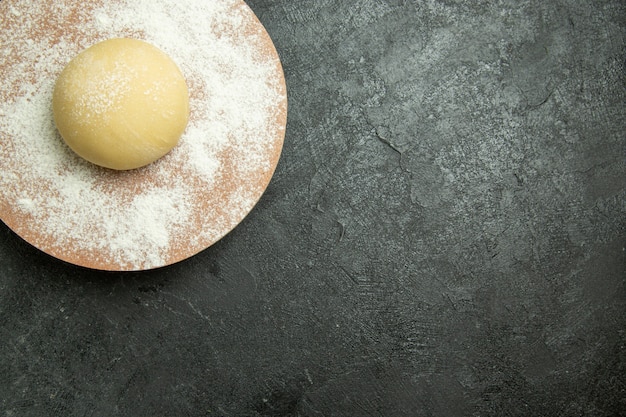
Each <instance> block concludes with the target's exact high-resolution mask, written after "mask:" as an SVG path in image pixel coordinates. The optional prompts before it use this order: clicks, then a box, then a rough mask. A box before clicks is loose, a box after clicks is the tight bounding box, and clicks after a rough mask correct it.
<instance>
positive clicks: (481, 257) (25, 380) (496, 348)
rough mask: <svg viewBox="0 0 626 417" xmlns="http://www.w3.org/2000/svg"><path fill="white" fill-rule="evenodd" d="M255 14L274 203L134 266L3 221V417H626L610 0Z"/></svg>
mask: <svg viewBox="0 0 626 417" xmlns="http://www.w3.org/2000/svg"><path fill="white" fill-rule="evenodd" d="M248 3H249V5H250V6H251V7H252V8H253V9H254V11H255V12H256V13H257V15H258V16H259V18H260V20H261V21H262V22H263V23H264V24H265V26H266V28H267V30H268V32H269V33H270V35H271V36H272V38H273V39H274V41H275V45H276V47H277V49H278V51H279V53H280V55H281V57H282V60H283V64H284V70H285V74H286V79H287V83H288V88H289V121H288V128H287V135H286V142H285V148H284V153H283V156H282V159H281V161H280V164H279V166H278V169H277V172H276V175H275V177H274V179H273V181H272V183H271V185H270V187H269V189H268V190H267V193H266V194H265V195H264V197H263V198H262V200H261V201H260V203H259V204H258V206H257V207H256V208H255V209H254V210H253V212H252V213H251V214H250V215H249V216H248V217H247V218H246V219H245V221H244V222H243V223H242V224H241V225H240V226H239V227H237V228H236V229H235V230H234V231H233V232H232V233H230V234H229V235H228V236H227V237H226V238H224V239H223V240H222V241H220V242H219V243H218V244H216V245H214V246H213V247H211V248H209V249H207V250H206V251H204V252H202V253H200V254H199V255H197V256H195V257H193V258H191V259H189V260H187V261H184V262H182V263H180V264H176V265H174V266H171V267H168V268H164V269H160V270H156V271H151V272H146V273H101V272H95V271H90V270H85V269H81V268H78V267H74V266H71V265H66V264H64V263H62V262H60V261H57V260H55V259H52V258H50V257H48V256H46V255H44V254H42V253H40V252H39V251H38V250H36V249H34V248H32V247H31V246H30V245H29V244H27V243H25V242H23V241H22V240H20V238H18V237H17V236H15V235H14V234H13V233H12V232H11V231H10V230H9V229H8V228H7V227H6V226H5V225H3V224H2V225H0V323H1V324H0V415H2V416H7V417H9V416H618V415H626V377H625V375H626V289H625V276H626V263H625V249H624V247H625V245H626V184H625V178H626V168H625V160H626V138H625V132H626V68H625V65H626V64H625V62H626V3H624V2H623V1H621V0H603V1H600V0H598V1H590V2H585V1H578V0H559V1H539V0H520V1H512V0H501V1H497V2H496V1H461V0H428V1H426V0H424V1H422V0H420V1H408V0H407V1H400V0H395V1H391V0H388V1H381V0H354V1H342V2H338V1H331V0H319V1H318V0H316V1H289V0H274V1H261V0H254V1H252V0H251V1H249V2H248Z"/></svg>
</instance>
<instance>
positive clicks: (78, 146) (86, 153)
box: [52, 38, 189, 170]
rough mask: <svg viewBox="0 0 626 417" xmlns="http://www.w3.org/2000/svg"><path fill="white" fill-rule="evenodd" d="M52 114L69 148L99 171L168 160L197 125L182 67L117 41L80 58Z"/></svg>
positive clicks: (131, 42)
mask: <svg viewBox="0 0 626 417" xmlns="http://www.w3.org/2000/svg"><path fill="white" fill-rule="evenodd" d="M52 110H53V113H54V121H55V124H56V126H57V129H58V131H59V133H60V134H61V136H62V137H63V139H64V140H65V142H66V143H67V144H68V146H69V147H70V148H71V149H73V150H74V151H75V152H76V153H77V154H78V155H80V156H82V157H83V158H85V159H86V160H88V161H90V162H93V163H94V164H97V165H100V166H103V167H107V168H112V169H118V170H126V169H133V168H139V167H141V166H144V165H147V164H149V163H151V162H153V161H155V160H157V159H159V158H160V157H162V156H163V155H165V154H166V153H168V152H169V151H170V150H171V149H172V148H173V147H174V146H176V144H177V143H178V140H179V139H180V137H181V135H182V134H183V132H184V130H185V127H186V126H187V121H188V119H189V91H188V89H187V84H186V83H185V79H184V77H183V75H182V73H181V71H180V69H179V68H178V67H177V66H176V64H175V63H174V62H173V61H172V60H171V59H170V58H169V57H168V56H167V55H166V54H165V53H163V52H162V51H160V50H159V49H157V48H156V47H154V46H152V45H150V44H149V43H146V42H143V41H140V40H137V39H127V38H116V39H109V40H106V41H103V42H100V43H97V44H95V45H93V46H91V47H89V48H87V49H85V50H84V51H82V52H81V53H80V54H78V55H77V56H76V57H75V58H74V59H72V60H71V61H70V62H69V64H67V66H66V67H65V68H64V69H63V71H62V72H61V74H60V75H59V78H58V79H57V81H56V84H55V87H54V93H53V99H52Z"/></svg>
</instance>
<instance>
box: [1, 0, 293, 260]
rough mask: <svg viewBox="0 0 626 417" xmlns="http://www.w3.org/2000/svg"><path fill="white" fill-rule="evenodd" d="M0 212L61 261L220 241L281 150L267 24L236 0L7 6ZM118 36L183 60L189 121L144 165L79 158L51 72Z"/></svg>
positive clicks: (175, 254) (185, 250)
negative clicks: (55, 109)
mask: <svg viewBox="0 0 626 417" xmlns="http://www.w3.org/2000/svg"><path fill="white" fill-rule="evenodd" d="M0 16H1V19H2V20H1V21H0V54H2V59H0V80H1V81H0V218H1V219H2V221H3V222H4V223H6V224H7V225H8V226H9V227H10V228H11V229H12V230H13V231H15V232H16V233H17V234H18V235H19V236H21V237H22V238H24V239H25V240H26V241H28V242H30V243H31V244H32V245H34V246H35V247H37V248H39V249H41V250H42V251H44V252H46V253H48V254H50V255H52V256H54V257H56V258H59V259H62V260H64V261H67V262H70V263H73V264H76V265H80V266H84V267H88V268H94V269H100V270H111V271H134V270H146V269H153V268H158V267H162V266H166V265H170V264H172V263H175V262H178V261H181V260H183V259H186V258H188V257H190V256H192V255H194V254H196V253H198V252H200V251H202V250H203V249H205V248H207V247H209V246H210V245H212V244H214V243H215V242H216V241H218V240H219V239H221V238H222V237H223V236H224V235H226V234H227V233H228V232H229V231H231V230H232V229H233V228H234V227H235V226H236V225H237V224H239V223H240V222H241V220H243V218H244V217H245V216H246V215H247V214H248V213H249V212H250V210H252V208H253V207H254V205H255V204H256V203H257V201H258V200H259V198H260V197H261V195H262V194H263V192H264V191H265V189H266V187H267V185H268V183H269V181H270V179H271V177H272V175H273V173H274V170H275V168H276V165H277V163H278V160H279V157H280V153H281V150H282V145H283V140H284V134H285V125H286V118H287V96H286V87H285V80H284V76H283V71H282V67H281V63H280V59H279V57H278V54H277V53H276V50H275V48H274V45H273V43H272V41H271V39H270V37H269V36H268V34H267V32H266V31H265V29H264V28H263V26H262V25H261V23H260V22H259V20H258V19H257V18H256V16H255V15H254V13H253V12H252V10H251V9H250V8H249V7H248V6H247V5H246V4H245V3H244V2H243V1H240V0H213V1H210V2H207V1H204V0H177V1H175V0H155V1H149V2H146V1H141V2H136V1H128V2H125V1H122V0H114V1H93V2H83V1H79V0H61V1H56V0H45V1H40V2H35V3H34V4H33V3H32V2H25V1H19V0H3V1H1V2H0ZM115 37H130V38H136V39H142V40H144V41H147V42H149V43H151V44H153V45H155V46H156V47H158V48H159V49H161V50H163V51H164V52H166V53H167V54H168V55H169V56H170V57H171V58H172V59H173V60H174V61H175V62H176V63H177V64H178V65H179V67H180V68H181V70H182V72H183V74H184V76H185V79H186V81H187V84H188V87H189V92H190V108H191V114H190V121H189V124H188V126H187V129H186V131H185V133H184V134H183V136H182V138H181V140H180V143H179V144H178V145H177V147H175V148H174V150H172V151H171V152H170V153H169V154H167V155H166V156H165V157H163V158H161V159H159V160H157V161H156V162H154V163H153V164H151V165H148V166H146V167H144V168H140V169H136V170H131V171H113V170H108V169H105V168H100V167H97V166H95V165H92V164H90V163H88V162H86V161H84V160H82V159H81V158H80V157H78V156H77V155H76V154H74V153H73V152H72V151H71V150H70V149H69V148H68V147H67V146H66V145H65V144H64V142H63V140H62V139H61V137H60V136H59V134H58V132H57V131H56V129H55V126H54V121H53V118H52V106H51V97H52V89H53V87H54V82H55V80H56V77H57V76H58V74H59V73H60V72H61V70H62V69H63V67H64V66H65V65H66V64H67V62H69V61H70V60H71V59H72V58H73V57H74V56H75V55H76V54H78V53H79V52H80V51H82V50H83V49H85V48H87V47H88V46H90V45H92V44H94V43H96V42H99V41H102V40H105V39H109V38H115Z"/></svg>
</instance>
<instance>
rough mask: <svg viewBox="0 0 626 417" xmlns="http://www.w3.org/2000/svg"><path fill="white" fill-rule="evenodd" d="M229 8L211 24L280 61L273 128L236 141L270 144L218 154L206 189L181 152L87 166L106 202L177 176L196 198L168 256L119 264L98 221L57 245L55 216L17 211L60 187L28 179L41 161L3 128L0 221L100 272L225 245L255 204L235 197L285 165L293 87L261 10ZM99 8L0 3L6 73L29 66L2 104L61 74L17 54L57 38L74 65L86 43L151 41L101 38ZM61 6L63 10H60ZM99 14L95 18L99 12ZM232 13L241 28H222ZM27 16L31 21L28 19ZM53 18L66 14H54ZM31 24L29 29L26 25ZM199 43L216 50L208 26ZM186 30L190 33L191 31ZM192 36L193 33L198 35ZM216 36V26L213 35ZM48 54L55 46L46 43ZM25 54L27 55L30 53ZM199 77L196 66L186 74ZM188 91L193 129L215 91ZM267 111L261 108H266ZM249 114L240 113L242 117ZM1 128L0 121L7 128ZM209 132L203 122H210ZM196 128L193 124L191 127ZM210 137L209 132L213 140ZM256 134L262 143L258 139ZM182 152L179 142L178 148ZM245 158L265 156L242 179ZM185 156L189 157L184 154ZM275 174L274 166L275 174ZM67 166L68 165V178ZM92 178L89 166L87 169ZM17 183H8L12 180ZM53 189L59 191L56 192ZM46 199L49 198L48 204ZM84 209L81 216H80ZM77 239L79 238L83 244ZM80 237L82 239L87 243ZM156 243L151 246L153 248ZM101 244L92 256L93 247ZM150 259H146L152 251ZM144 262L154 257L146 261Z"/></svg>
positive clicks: (67, 1) (2, 91) (254, 194)
mask: <svg viewBox="0 0 626 417" xmlns="http://www.w3.org/2000/svg"><path fill="white" fill-rule="evenodd" d="M225 3H231V4H230V7H231V8H230V9H229V11H228V12H227V13H226V14H225V15H224V16H223V19H222V20H220V18H219V17H218V18H217V19H215V18H214V19H213V23H212V24H213V25H214V26H215V27H218V26H219V30H220V31H221V34H220V36H224V37H229V36H232V37H235V38H237V39H238V41H239V42H249V43H250V47H251V49H252V50H253V53H255V54H259V55H260V56H261V57H262V58H261V59H264V60H266V61H269V62H273V65H274V68H275V70H274V74H272V77H271V78H272V79H269V78H268V79H259V80H258V82H259V83H270V82H272V83H274V85H275V88H276V89H277V90H278V93H279V94H281V95H282V96H283V100H282V102H280V103H279V105H277V106H275V107H274V108H273V109H271V110H270V111H267V112H265V113H261V117H265V118H266V119H267V123H268V124H269V126H270V128H269V129H267V130H266V131H253V132H249V133H246V134H248V135H249V137H245V138H237V139H236V141H237V140H239V141H240V142H241V143H244V144H245V143H246V141H248V142H250V143H253V142H259V143H261V144H263V146H257V147H256V148H249V149H240V148H239V149H237V147H231V148H229V149H225V150H224V151H223V152H221V153H220V154H219V155H218V158H219V163H220V171H219V172H218V173H216V175H219V177H216V178H215V181H214V183H212V184H211V187H208V186H207V182H206V181H204V180H203V179H202V178H199V177H198V176H197V175H196V174H195V173H194V171H193V170H191V169H188V168H189V167H188V166H186V165H185V164H188V163H189V162H188V161H186V160H185V158H183V157H181V155H180V153H176V152H172V153H171V154H168V155H166V156H165V157H164V158H161V159H160V160H158V161H156V162H155V163H154V164H152V165H150V166H148V167H146V168H141V169H137V170H132V171H124V172H115V171H109V170H105V169H101V168H99V167H96V166H90V167H89V168H87V171H89V172H88V175H89V176H91V177H92V179H93V180H94V181H95V184H96V185H95V187H96V188H97V189H98V190H99V191H100V192H101V193H102V196H103V200H104V199H105V198H108V197H112V198H115V197H117V196H126V197H124V199H126V200H130V199H131V198H132V197H133V196H134V195H138V194H141V193H142V192H148V191H149V190H150V189H154V188H155V187H158V183H159V182H160V181H162V179H163V178H177V181H182V182H184V184H183V186H184V187H185V189H186V190H187V194H188V195H192V197H191V198H192V199H193V201H192V202H191V203H190V206H191V207H192V211H193V212H192V213H191V214H190V215H189V216H188V220H187V221H186V222H185V224H181V225H176V226H175V228H174V230H170V232H169V234H170V236H171V237H170V239H171V242H170V244H169V245H168V248H167V250H166V251H167V253H165V254H162V255H160V258H161V260H159V261H157V262H156V263H155V262H154V261H152V262H148V261H147V260H145V262H144V261H143V260H138V261H134V262H129V261H127V260H124V259H122V260H120V259H119V258H116V257H115V256H114V255H113V254H112V251H113V249H110V248H109V247H108V245H107V242H106V241H103V242H101V243H102V244H101V245H96V244H95V241H98V240H103V238H102V236H103V235H104V234H103V233H99V230H98V228H106V227H109V225H107V224H104V222H103V223H102V224H100V223H99V222H98V219H96V220H95V221H94V222H93V224H94V226H93V227H94V228H95V230H93V231H88V232H84V233H83V232H80V231H77V232H76V233H82V234H83V236H75V237H76V239H74V238H73V237H72V236H71V234H70V233H68V237H66V238H64V239H62V240H61V239H57V238H56V237H55V236H54V233H52V232H50V230H54V227H53V226H54V225H45V227H44V225H42V223H45V222H50V221H53V220H49V219H48V218H43V217H42V216H38V217H37V216H33V215H32V214H33V213H32V212H28V211H24V210H21V209H20V207H19V204H18V200H19V196H20V192H22V191H23V192H24V194H30V195H33V194H34V195H38V196H39V195H44V196H45V195H46V194H50V195H51V197H53V194H54V193H56V190H55V189H54V187H50V186H49V185H47V184H49V183H47V181H46V180H47V178H45V175H44V176H43V178H40V180H39V178H36V181H33V179H32V176H30V175H25V174H26V173H27V172H30V170H31V169H32V166H31V165H29V164H34V163H35V162H34V161H32V160H30V159H28V156H27V157H25V158H21V159H20V158H19V157H16V155H19V153H18V152H14V148H15V147H16V146H20V145H19V144H16V143H14V140H13V139H14V138H13V137H12V136H11V134H10V133H9V132H8V131H7V130H8V129H5V130H4V131H1V132H0V133H1V134H2V141H3V146H2V148H1V152H0V168H1V169H2V172H3V175H4V176H5V177H4V180H5V182H6V183H7V186H6V187H4V190H0V218H1V219H2V221H3V222H4V223H6V224H7V225H8V226H9V227H10V228H11V229H12V230H13V231H15V232H16V233H17V234H18V235H20V236H21V237H22V238H24V239H25V240H26V241H28V242H29V243H31V244H32V245H34V246H35V247H37V248H39V249H41V250H42V251H44V252H46V253H48V254H50V255H52V256H54V257H57V258H59V259H62V260H64V261H67V262H70V263H73V264H76V265H80V266H85V267H89V268H95V269H103V270H140V269H151V268H155V267H161V266H165V265H169V264H172V263H175V262H178V261H180V260H183V259H186V258H188V257H189V256H192V255H194V254H196V253H198V252H200V251H201V250H203V249H205V248H207V247H208V246H210V245H212V244H213V243H215V242H216V241H217V240H219V239H220V238H222V237H223V236H224V235H225V234H226V233H228V232H229V231H230V230H232V228H234V227H235V226H236V225H237V224H238V223H239V222H240V221H241V220H242V219H243V217H245V215H247V213H248V212H249V210H250V209H251V208H252V205H253V204H249V203H246V204H247V205H246V204H244V205H243V206H239V205H238V203H237V197H238V195H245V196H246V199H247V200H248V201H250V200H254V202H256V200H258V199H259V198H260V196H261V195H262V193H263V192H264V190H265V188H266V187H267V184H268V183H269V181H270V179H271V177H272V174H273V172H274V169H275V167H276V164H277V163H278V160H279V156H280V152H281V149H282V143H283V138H284V133H285V124H286V116H287V114H286V112H287V102H286V87H285V82H284V77H283V73H282V67H281V64H280V60H279V57H278V55H277V53H276V50H275V48H274V46H273V44H272V41H271V39H270V37H269V36H268V34H267V32H266V31H265V29H264V28H263V26H262V25H261V23H260V22H259V21H258V19H257V18H256V16H255V15H254V13H253V12H252V11H251V10H250V9H249V8H248V7H247V6H246V5H245V3H244V2H243V1H236V2H232V1H231V2H225ZM98 5H99V2H90V3H88V4H87V5H85V4H84V2H80V1H73V0H64V1H63V2H56V1H46V2H43V3H41V4H40V5H38V8H39V9H38V10H46V9H49V10H47V11H44V12H37V13H34V12H33V10H32V9H33V7H32V6H31V5H29V4H28V3H24V2H14V1H6V0H5V1H2V2H0V14H1V15H2V16H5V17H6V18H5V19H3V20H2V21H1V22H0V30H1V31H0V44H1V45H2V46H3V47H6V48H7V50H13V51H14V52H13V53H12V54H11V55H9V57H8V59H4V60H2V61H0V74H1V73H3V71H11V70H14V68H16V67H20V68H23V69H24V77H23V78H22V79H21V80H19V81H17V82H16V83H13V84H11V83H8V82H4V83H2V84H0V97H2V99H3V100H4V101H5V102H11V101H13V100H16V99H17V98H18V97H19V96H20V95H21V94H23V91H24V90H25V89H28V88H29V86H30V85H31V84H32V80H33V79H39V78H41V77H48V78H51V77H56V75H57V72H58V71H59V70H60V69H59V68H56V69H53V70H50V69H49V68H41V66H38V63H37V60H36V58H33V54H32V53H31V54H30V55H29V56H21V55H20V51H21V50H26V49H27V48H30V47H31V46H30V45H32V43H33V42H34V43H35V44H37V43H39V44H41V45H42V50H41V51H40V52H41V53H44V52H45V51H44V50H43V49H44V48H45V47H46V45H55V44H56V43H58V42H59V39H61V38H62V39H64V40H67V39H70V42H73V43H72V45H71V46H70V47H69V48H65V49H64V51H65V52H64V53H65V55H66V56H61V57H60V58H61V59H62V60H64V61H67V62H69V60H70V59H71V58H73V55H72V54H71V53H70V52H67V51H71V52H72V53H78V52H79V51H80V50H82V49H83V48H84V47H85V45H90V44H93V43H95V42H96V41H98V40H102V38H103V37H123V36H132V37H138V38H147V39H150V35H151V34H150V33H146V32H136V33H135V32H134V31H133V28H132V27H127V28H125V29H124V30H123V31H120V32H119V33H110V32H108V33H107V34H106V35H105V34H103V33H100V32H98V30H97V28H96V26H91V25H89V24H88V23H87V22H86V21H85V19H87V18H88V17H89V16H90V13H92V10H95V9H96V8H97V7H98ZM107 7H120V8H121V7H123V6H122V2H119V6H118V5H117V4H116V3H114V2H108V6H107ZM59 8H61V9H59ZM57 10H62V11H63V16H65V18H66V19H68V20H66V21H64V22H62V26H60V25H59V22H58V21H55V18H54V17H55V16H56V15H58V14H59V13H58V12H56V11H57ZM93 13H95V12H93ZM228 13H238V14H241V16H242V17H243V18H242V19H241V21H240V22H239V24H238V26H233V25H232V24H223V23H225V22H228V19H227V18H228V17H229V16H228ZM25 18H27V20H25ZM56 19H61V17H59V16H56ZM25 22H28V24H26V23H25ZM197 29H198V33H197V39H198V41H199V42H202V41H203V40H204V41H206V43H207V46H206V48H211V45H210V43H211V42H210V41H211V39H209V38H208V37H207V36H206V32H205V31H203V29H204V28H200V27H198V28H197ZM184 30H185V29H184ZM191 30H194V28H192V29H191ZM215 30H217V29H215ZM48 47H49V46H48ZM24 55H25V54H24ZM178 64H179V65H181V66H182V67H183V68H188V66H187V65H186V64H187V63H185V62H179V63H178ZM189 72H190V73H192V74H191V75H192V76H193V75H195V74H193V68H191V69H190V70H189ZM188 85H189V89H190V97H191V101H192V103H191V104H192V113H191V116H190V125H191V124H193V123H194V120H195V119H197V118H199V117H201V114H200V113H201V111H194V108H195V109H196V110H198V109H200V110H201V108H202V106H205V105H207V102H208V100H209V99H210V98H211V91H204V89H205V84H204V82H203V80H201V79H200V80H199V79H197V78H194V79H190V80H189V81H188ZM259 111H262V110H259ZM5 112H6V113H7V114H9V113H10V112H11V108H9V109H8V111H5ZM248 116H249V115H245V114H243V115H242V117H248ZM0 126H2V124H0ZM204 126H206V124H205V125H204ZM0 128H1V127H0ZM188 128H189V126H188ZM211 133H212V132H210V131H207V132H206V134H207V135H209V134H211ZM233 134H236V133H235V132H226V135H233ZM255 135H256V136H255ZM32 139H33V140H42V141H59V140H60V137H58V135H57V133H56V132H55V133H54V134H53V135H52V134H51V135H47V136H46V137H33V138H32ZM185 140H190V139H187V136H186V134H184V135H183V137H182V138H181V142H183V141H185ZM179 146H180V145H179ZM245 152H251V153H254V152H258V153H259V154H258V155H257V156H258V158H257V160H255V161H254V162H253V163H256V166H255V167H253V168H252V170H251V173H250V175H246V176H242V175H240V174H239V173H238V171H237V166H236V165H237V163H238V159H240V158H242V155H243V153H245ZM183 156H184V155H183ZM63 158H66V159H68V161H69V160H70V159H73V158H75V155H73V154H71V153H66V154H64V155H63ZM268 167H269V168H268ZM69 170H70V168H68V171H69ZM81 170H83V171H85V167H81ZM9 177H10V178H11V181H9V180H7V178H9ZM51 188H52V189H51ZM41 198H42V201H45V197H41ZM74 203H75V204H77V205H80V204H81V202H80V201H76V202H72V204H74ZM72 204H70V205H68V207H67V209H66V211H65V212H64V213H62V214H60V216H61V217H60V219H61V220H65V219H64V218H63V216H66V217H70V216H73V215H75V214H74V213H76V212H77V210H76V209H75V208H73V207H72ZM40 209H41V210H45V206H43V205H42V206H41V208H40ZM119 210H120V213H119V215H120V216H123V215H124V214H123V213H122V210H124V207H121V206H120V208H119ZM78 212H80V211H78ZM79 237H80V238H79ZM81 239H82V242H81ZM85 239H87V240H89V239H92V240H93V242H87V243H88V244H85ZM146 244H147V245H149V243H146ZM94 247H95V249H94ZM147 249H148V250H146V251H145V253H149V252H150V251H149V248H147ZM146 256H147V255H146Z"/></svg>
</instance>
